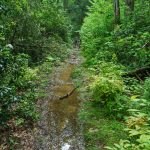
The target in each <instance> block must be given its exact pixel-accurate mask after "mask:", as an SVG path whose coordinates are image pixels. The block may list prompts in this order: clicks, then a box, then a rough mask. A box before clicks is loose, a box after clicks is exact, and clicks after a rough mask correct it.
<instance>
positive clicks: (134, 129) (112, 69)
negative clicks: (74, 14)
mask: <svg viewBox="0 0 150 150" xmlns="http://www.w3.org/2000/svg"><path fill="white" fill-rule="evenodd" d="M149 5H150V3H149V1H148V0H146V1H144V3H143V2H142V1H140V0H138V1H135V8H134V11H132V12H131V10H129V9H128V8H127V7H128V6H126V5H125V3H124V1H123V0H120V8H121V10H120V12H121V24H119V25H115V24H114V20H115V19H114V12H113V11H114V10H113V3H112V1H109V0H108V1H105V0H93V1H92V2H91V7H90V8H89V9H88V10H89V12H88V14H87V17H85V19H84V24H83V26H82V28H81V31H80V35H81V41H82V43H81V47H82V54H83V56H84V57H85V59H86V60H85V63H84V67H85V69H86V70H87V71H88V72H89V73H88V75H89V74H90V78H89V81H88V83H87V87H88V93H87V95H88V96H89V97H88V98H89V99H90V100H91V101H92V102H89V103H92V104H93V107H95V109H97V107H98V108H99V109H100V113H102V114H103V115H104V116H106V117H107V118H108V116H109V118H110V117H113V118H114V119H116V120H118V119H121V120H122V121H125V120H126V132H127V135H128V137H127V138H126V139H123V140H120V143H119V144H115V146H114V147H113V148H110V147H107V149H112V150H143V149H144V150H149V147H150V143H149V135H150V134H149V124H150V122H149V114H150V111H149V106H150V105H149V99H150V95H149V91H150V88H149V87H150V84H149V83H150V82H149V78H148V79H146V80H145V83H144V85H143V83H142V82H141V81H137V80H136V79H131V78H123V77H124V76H123V73H124V72H126V71H129V70H131V69H135V68H140V67H144V66H149V64H150V51H149V50H150V49H149V48H150V47H149V39H150V34H149V32H150V26H149V24H150V20H149V19H148V18H149V8H150V7H149ZM141 75H142V73H141ZM137 76H138V74H137ZM89 93H90V94H89ZM84 111H85V110H84ZM100 113H99V114H100ZM84 115H85V116H86V115H87V114H84ZM91 115H93V118H94V117H95V116H96V113H95V112H91ZM85 122H86V123H87V124H88V121H86V119H85ZM124 123H125V122H124ZM100 124H101V123H98V125H100ZM118 124H119V123H118ZM93 126H94V125H93ZM102 127H103V126H102ZM108 130H109V129H108ZM86 132H87V131H86ZM101 133H103V132H102V131H101ZM99 134H100V133H99ZM107 134H108V133H107ZM115 134H117V133H115ZM90 136H91V134H90ZM85 137H86V135H85ZM93 137H94V135H92V136H91V137H90V138H89V141H88V143H90V141H92V142H93V141H94V139H92V138H93ZM96 140H97V139H95V141H96ZM93 145H94V144H93ZM93 145H92V146H91V147H90V148H91V149H94V148H95V147H94V146H93ZM95 149H96V148H95Z"/></svg>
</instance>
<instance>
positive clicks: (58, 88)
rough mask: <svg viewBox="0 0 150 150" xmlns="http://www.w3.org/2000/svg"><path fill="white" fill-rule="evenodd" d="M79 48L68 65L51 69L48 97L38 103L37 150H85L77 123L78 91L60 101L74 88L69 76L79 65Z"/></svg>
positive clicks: (66, 63)
mask: <svg viewBox="0 0 150 150" xmlns="http://www.w3.org/2000/svg"><path fill="white" fill-rule="evenodd" d="M78 53H79V52H78V49H75V50H74V52H73V53H72V54H71V56H70V58H69V59H68V61H67V62H65V63H63V64H62V65H61V66H60V67H57V68H55V69H54V71H53V73H52V76H51V79H50V86H49V87H48V88H47V90H46V92H47V94H48V97H47V98H46V99H42V100H39V102H38V106H39V112H40V114H41V117H40V120H39V122H38V126H37V129H36V131H35V139H36V141H35V147H34V149H36V150H84V142H83V136H82V134H81V125H80V123H79V121H78V116H77V115H78V110H79V107H80V106H79V105H80V100H79V98H78V93H77V91H74V92H73V93H72V94H71V95H70V96H68V97H66V98H65V99H61V100H60V99H59V98H60V97H62V96H64V95H65V94H67V93H69V92H70V91H71V90H73V89H74V86H73V83H72V80H71V73H72V71H73V70H74V68H75V67H76V66H77V65H78V64H79V62H80V60H79V58H78Z"/></svg>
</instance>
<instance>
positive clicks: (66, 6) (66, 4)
mask: <svg viewBox="0 0 150 150" xmlns="http://www.w3.org/2000/svg"><path fill="white" fill-rule="evenodd" d="M63 5H64V9H65V10H66V9H67V8H68V0H63Z"/></svg>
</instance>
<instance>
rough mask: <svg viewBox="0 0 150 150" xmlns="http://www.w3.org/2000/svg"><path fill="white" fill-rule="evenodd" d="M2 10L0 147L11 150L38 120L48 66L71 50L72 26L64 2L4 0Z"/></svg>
mask: <svg viewBox="0 0 150 150" xmlns="http://www.w3.org/2000/svg"><path fill="white" fill-rule="evenodd" d="M0 13H1V15H0V149H14V148H15V145H16V144H17V143H18V144H19V139H20V135H19V134H20V132H21V131H24V130H26V129H28V128H32V127H33V126H34V123H35V121H36V120H37V119H38V116H39V114H38V113H37V110H36V101H37V99H39V98H41V97H42V96H44V94H45V93H44V92H43V91H44V90H43V89H44V87H45V86H47V84H48V77H49V76H48V75H49V73H50V72H51V69H52V67H53V66H54V65H56V64H58V63H59V62H60V61H63V60H64V59H65V58H66V56H67V54H68V52H69V44H70V42H71V39H70V33H71V24H70V20H69V18H68V17H67V14H66V13H65V11H64V10H63V6H62V2H60V3H57V2H50V1H47V0H46V1H37V0H33V1H28V0H21V1H5V0H2V1H1V2H0Z"/></svg>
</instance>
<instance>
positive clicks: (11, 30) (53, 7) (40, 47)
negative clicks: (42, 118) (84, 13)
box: [0, 0, 71, 62]
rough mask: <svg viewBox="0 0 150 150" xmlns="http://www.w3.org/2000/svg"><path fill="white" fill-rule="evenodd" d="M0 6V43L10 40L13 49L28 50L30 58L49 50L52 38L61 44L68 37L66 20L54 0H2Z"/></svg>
mask: <svg viewBox="0 0 150 150" xmlns="http://www.w3.org/2000/svg"><path fill="white" fill-rule="evenodd" d="M0 8H1V9H0V11H1V18H0V29H1V34H0V42H1V44H0V45H1V46H5V45H6V44H12V45H13V47H14V52H15V53H18V52H19V53H20V52H23V53H26V54H29V55H30V56H31V62H37V61H41V60H43V59H44V58H45V57H46V55H47V53H51V52H52V51H53V49H51V47H52V45H53V41H55V42H56V44H58V43H59V44H64V43H65V42H68V41H69V40H70V38H69V37H70V28H71V27H70V21H69V19H68V18H67V16H66V14H65V12H64V11H63V8H62V7H60V6H59V5H58V4H57V3H56V2H51V1H48V0H46V1H39V0H33V1H29V0H21V1H12V0H11V1H4V0H2V1H1V2H0ZM57 53H59V50H57Z"/></svg>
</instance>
